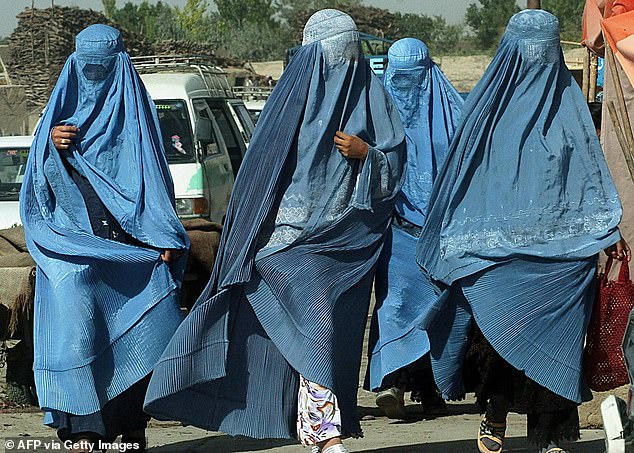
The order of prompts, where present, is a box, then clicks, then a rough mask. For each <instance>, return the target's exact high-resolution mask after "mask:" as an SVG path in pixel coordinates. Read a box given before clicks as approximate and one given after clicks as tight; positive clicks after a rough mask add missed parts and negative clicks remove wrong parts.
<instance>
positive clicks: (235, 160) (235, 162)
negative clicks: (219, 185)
mask: <svg viewBox="0 0 634 453" xmlns="http://www.w3.org/2000/svg"><path fill="white" fill-rule="evenodd" d="M210 107H211V111H212V113H213V115H214V119H215V120H216V123H218V127H219V128H220V133H221V134H222V138H223V139H224V141H225V144H226V145H227V151H228V152H229V158H230V159H231V167H232V168H233V174H234V175H236V176H237V174H238V169H239V168H240V164H241V163H242V154H243V150H242V148H241V147H240V145H239V143H240V142H239V141H238V138H237V136H236V134H235V130H234V128H233V127H231V122H230V120H229V114H228V112H227V111H226V110H225V108H226V107H225V108H223V107H220V106H217V105H211V106H210Z"/></svg>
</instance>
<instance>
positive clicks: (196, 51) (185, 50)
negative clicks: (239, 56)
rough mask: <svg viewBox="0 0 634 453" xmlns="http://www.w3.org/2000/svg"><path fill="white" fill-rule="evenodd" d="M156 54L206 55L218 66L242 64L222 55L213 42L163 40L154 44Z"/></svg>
mask: <svg viewBox="0 0 634 453" xmlns="http://www.w3.org/2000/svg"><path fill="white" fill-rule="evenodd" d="M154 55H204V56H206V57H208V58H210V59H211V60H212V61H213V62H214V64H215V65H216V66H220V67H223V68H225V67H228V66H241V63H240V62H239V61H237V60H235V59H232V58H229V57H224V56H220V55H218V54H217V53H216V52H215V48H214V45H213V44H207V43H199V42H193V41H176V40H167V41H161V42H158V43H156V44H155V45H154Z"/></svg>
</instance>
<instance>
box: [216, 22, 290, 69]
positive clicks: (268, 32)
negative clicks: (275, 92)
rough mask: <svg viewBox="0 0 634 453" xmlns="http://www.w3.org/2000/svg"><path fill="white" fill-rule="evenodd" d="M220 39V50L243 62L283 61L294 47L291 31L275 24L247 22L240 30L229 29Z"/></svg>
mask: <svg viewBox="0 0 634 453" xmlns="http://www.w3.org/2000/svg"><path fill="white" fill-rule="evenodd" d="M219 38H220V39H219V40H218V43H217V45H218V50H220V51H221V53H223V54H225V55H230V56H232V57H233V58H236V59H238V60H242V61H244V60H247V61H266V60H281V59H283V58H284V52H285V51H286V49H288V48H290V47H293V45H294V44H293V40H292V36H291V31H290V29H289V28H288V27H282V26H280V25H279V24H275V23H266V24H258V23H254V22H245V23H244V25H243V26H242V27H240V28H236V27H230V28H227V29H226V30H224V31H223V32H222V34H221V35H220V37H219Z"/></svg>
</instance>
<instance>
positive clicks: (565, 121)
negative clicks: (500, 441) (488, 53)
mask: <svg viewBox="0 0 634 453" xmlns="http://www.w3.org/2000/svg"><path fill="white" fill-rule="evenodd" d="M463 119H464V121H463V122H462V124H461V126H460V127H459V128H458V130H457V132H456V136H455V138H454V140H453V142H452V144H451V146H450V148H449V152H448V155H447V159H446V161H445V164H444V166H443V168H442V169H441V171H440V173H439V175H438V179H437V181H436V183H435V185H434V189H433V192H432V196H431V199H430V211H429V213H428V216H427V221H426V223H425V226H424V229H423V233H422V235H421V238H420V240H419V244H418V250H417V260H418V262H419V264H420V265H421V266H422V267H423V269H424V270H425V272H426V274H427V275H428V276H429V277H430V278H431V279H432V280H433V281H434V282H435V283H436V284H437V285H438V287H439V288H444V289H446V291H445V292H444V294H443V297H441V298H440V300H439V303H438V307H437V314H436V317H435V319H434V321H433V325H432V327H431V328H429V329H428V333H429V336H430V341H431V354H432V366H433V369H434V375H435V377H436V381H437V384H438V386H439V388H440V390H441V391H442V392H443V394H444V396H445V397H448V398H459V397H461V396H462V394H463V393H464V388H463V385H462V381H461V377H460V376H461V373H460V371H461V369H462V359H463V356H464V353H465V346H466V338H467V336H468V330H469V325H470V323H471V319H472V317H473V318H475V321H476V322H477V325H478V326H479V328H480V330H481V331H482V333H483V334H484V336H485V337H486V339H487V340H488V341H489V343H491V345H492V346H493V347H494V348H495V350H496V351H497V352H498V353H499V354H500V356H501V357H502V358H504V359H505V360H506V361H507V362H509V363H510V364H511V365H512V366H514V367H515V368H517V369H518V370H522V371H524V373H525V374H526V376H528V377H529V378H530V379H532V380H534V381H536V382H537V383H538V384H540V385H542V386H544V387H546V388H548V389H550V390H552V391H553V392H554V393H556V394H558V395H561V396H562V397H564V398H567V399H569V400H571V401H575V402H580V401H581V400H582V397H583V390H584V386H583V383H582V377H581V356H582V354H581V353H582V349H583V343H584V336H585V332H586V326H587V322H588V317H589V315H590V312H591V308H592V300H593V290H592V287H593V285H592V282H593V276H594V272H595V262H596V255H597V253H598V252H599V251H601V250H602V249H603V248H605V247H608V246H610V245H612V244H614V243H615V242H617V241H618V239H619V231H618V228H617V225H618V223H619V221H620V218H621V205H620V201H619V197H618V195H617V192H616V189H615V187H614V183H613V182H612V179H611V177H610V174H609V172H608V169H607V166H606V163H605V160H604V158H603V153H602V151H601V147H600V145H599V141H598V138H597V136H596V132H595V130H594V127H593V124H592V119H591V117H590V113H589V111H588V108H587V105H586V102H585V99H584V97H583V95H582V93H581V90H580V89H579V87H578V86H577V84H576V83H575V81H574V79H573V78H572V76H571V74H570V72H569V71H568V69H567V68H566V66H565V64H564V60H563V56H562V52H561V48H560V44H559V23H558V21H557V19H556V18H555V17H554V16H553V15H551V14H549V13H547V12H545V11H541V10H525V11H522V12H520V13H518V14H516V15H515V16H513V17H512V18H511V20H510V22H509V25H508V27H507V30H506V33H505V34H504V37H503V39H502V42H501V44H500V46H499V48H498V51H497V53H496V55H495V57H494V58H493V61H492V62H491V64H490V66H489V67H488V69H487V70H486V72H485V74H484V76H483V77H482V79H481V81H480V82H479V83H478V84H477V85H476V87H475V88H474V90H473V91H472V92H471V93H470V95H469V97H468V98H467V100H466V103H465V106H464V109H463ZM447 288H448V289H447ZM463 296H464V297H463Z"/></svg>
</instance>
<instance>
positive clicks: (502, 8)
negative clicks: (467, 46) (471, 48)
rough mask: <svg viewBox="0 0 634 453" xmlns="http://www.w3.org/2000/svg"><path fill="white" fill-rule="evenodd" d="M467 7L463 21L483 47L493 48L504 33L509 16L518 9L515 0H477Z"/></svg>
mask: <svg viewBox="0 0 634 453" xmlns="http://www.w3.org/2000/svg"><path fill="white" fill-rule="evenodd" d="M479 1H480V6H478V5H476V4H475V3H472V4H470V5H469V7H468V8H467V12H466V14H465V21H466V23H467V25H469V26H470V27H471V28H472V29H473V31H474V32H475V35H476V39H477V41H478V43H479V44H480V46H481V47H482V48H484V49H491V48H493V47H494V46H495V45H496V44H497V43H498V41H499V39H500V37H501V36H502V34H503V33H504V29H505V28H506V24H507V23H508V21H509V19H510V18H511V16H512V15H513V14H515V13H517V12H518V11H519V8H518V6H517V4H516V3H515V0H479Z"/></svg>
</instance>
